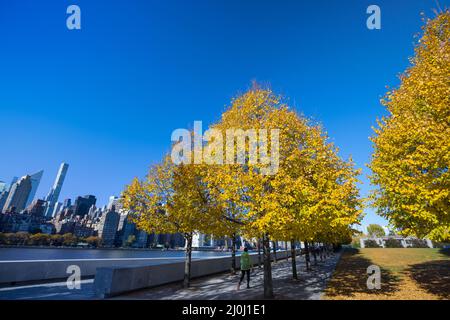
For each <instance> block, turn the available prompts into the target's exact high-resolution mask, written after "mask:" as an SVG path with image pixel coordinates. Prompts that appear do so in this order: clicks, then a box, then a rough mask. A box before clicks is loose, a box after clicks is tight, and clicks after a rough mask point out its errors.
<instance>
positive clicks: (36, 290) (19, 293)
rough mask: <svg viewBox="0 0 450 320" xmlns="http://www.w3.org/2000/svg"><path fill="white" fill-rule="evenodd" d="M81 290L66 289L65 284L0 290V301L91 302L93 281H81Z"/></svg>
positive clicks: (36, 285) (93, 296)
mask: <svg viewBox="0 0 450 320" xmlns="http://www.w3.org/2000/svg"><path fill="white" fill-rule="evenodd" d="M80 287H81V289H72V290H71V289H68V288H67V284H66V283H65V282H57V283H45V284H35V285H24V286H15V287H6V288H0V300H92V299H95V295H94V279H88V280H82V281H81V284H80Z"/></svg>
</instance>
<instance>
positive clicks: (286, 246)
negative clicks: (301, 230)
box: [284, 241, 289, 262]
mask: <svg viewBox="0 0 450 320" xmlns="http://www.w3.org/2000/svg"><path fill="white" fill-rule="evenodd" d="M284 251H286V261H288V262H289V255H288V245H287V241H285V242H284Z"/></svg>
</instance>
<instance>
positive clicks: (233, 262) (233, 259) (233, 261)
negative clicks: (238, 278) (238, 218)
mask: <svg viewBox="0 0 450 320" xmlns="http://www.w3.org/2000/svg"><path fill="white" fill-rule="evenodd" d="M231 243H232V248H231V273H232V274H236V234H235V233H233V234H232V238H231Z"/></svg>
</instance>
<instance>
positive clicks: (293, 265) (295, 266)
mask: <svg viewBox="0 0 450 320" xmlns="http://www.w3.org/2000/svg"><path fill="white" fill-rule="evenodd" d="M295 258H296V254H295V241H294V239H292V240H291V259H292V278H293V279H295V280H297V279H298V277H297V262H296V261H295Z"/></svg>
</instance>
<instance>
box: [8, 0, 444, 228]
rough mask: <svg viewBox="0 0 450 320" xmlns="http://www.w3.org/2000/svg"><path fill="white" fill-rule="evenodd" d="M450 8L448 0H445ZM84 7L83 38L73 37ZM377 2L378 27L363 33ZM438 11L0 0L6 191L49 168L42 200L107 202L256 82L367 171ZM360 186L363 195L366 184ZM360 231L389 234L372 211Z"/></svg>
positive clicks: (219, 0)
mask: <svg viewBox="0 0 450 320" xmlns="http://www.w3.org/2000/svg"><path fill="white" fill-rule="evenodd" d="M440 3H441V6H444V5H447V6H449V0H445V1H444V0H440ZM70 4H77V5H79V6H80V8H81V13H82V21H81V25H82V30H73V31H70V30H68V29H67V28H66V17H67V14H66V8H67V7H68V6H69V5H70ZM370 4H377V5H379V6H380V8H381V13H382V29H381V30H373V31H371V30H368V29H367V28H366V19H367V17H368V15H367V14H366V8H367V7H368V5H370ZM435 7H436V5H435V1H434V0H417V1H414V0H387V1H365V0H345V1H344V0H341V1H337V0H334V1H332V0H330V1H313V0H308V1H300V0H298V1H274V0H273V1H267V0H266V1H264V0H239V1H238V0H231V1H230V0H209V1H205V0H201V1H198V0H196V1H181V0H180V1H148V0H145V1H144V0H142V1H132V0H127V1H93V0H71V1H65V0H58V1H32V0H27V1H26V0H21V1H12V0H10V1H1V2H0V41H1V42H0V130H1V132H2V135H1V143H0V150H1V155H0V180H4V181H7V182H9V181H10V179H11V178H12V177H13V176H22V175H24V174H27V173H34V172H36V171H38V170H40V169H44V171H45V172H44V177H43V179H42V182H41V185H40V187H39V190H38V193H37V196H38V197H42V196H45V195H46V194H47V192H48V190H49V188H50V186H51V184H52V182H53V179H54V178H55V175H56V171H57V169H58V166H59V164H60V162H62V161H66V162H68V163H69V164H70V168H69V172H68V174H67V178H66V182H65V184H64V187H63V190H62V193H61V198H60V200H62V199H64V198H67V197H70V198H74V197H75V196H77V195H84V194H94V195H96V196H97V198H98V199H99V201H98V203H99V204H100V205H102V204H105V203H106V201H107V198H108V196H109V195H113V194H114V195H118V194H120V192H121V190H122V188H123V186H124V185H125V184H126V183H128V182H129V181H130V180H131V179H132V178H133V177H134V176H143V175H144V174H145V173H146V170H147V167H148V166H149V165H150V164H152V163H154V162H155V161H157V160H158V159H160V157H161V156H162V155H163V153H164V152H166V151H168V150H169V146H170V135H171V133H172V131H173V130H174V129H176V128H186V127H192V123H193V121H194V120H202V121H203V122H204V124H205V125H207V124H210V123H211V122H213V121H215V120H218V119H219V117H220V114H221V112H222V111H223V110H224V107H225V105H227V104H228V102H229V101H230V99H231V98H232V97H233V96H234V95H236V93H238V92H240V91H243V90H245V89H247V88H248V86H249V84H250V81H251V80H252V79H256V80H258V81H261V82H264V83H266V82H268V83H270V84H271V86H272V88H273V89H274V90H275V91H277V92H279V93H281V94H284V95H286V96H287V97H289V98H290V101H291V103H292V104H293V105H295V107H296V108H297V109H298V110H300V111H301V112H303V113H304V114H305V115H307V116H310V117H312V118H314V119H316V120H318V121H320V122H322V123H323V124H324V126H325V128H326V129H327V130H328V133H329V135H330V136H331V137H332V140H333V141H334V142H335V143H336V145H337V146H339V147H340V149H341V154H342V156H344V157H347V156H348V155H350V154H351V155H353V157H354V159H355V161H356V163H357V165H358V167H360V168H363V169H364V175H366V174H367V173H368V170H367V168H366V167H365V164H366V163H367V162H368V161H369V157H370V153H371V144H370V142H369V140H368V137H369V136H370V135H371V134H372V130H371V126H373V125H374V124H375V120H376V118H377V117H380V116H382V115H383V114H384V109H383V108H382V107H381V105H380V103H379V99H380V97H381V96H382V95H383V94H384V92H385V91H386V90H385V86H386V85H390V86H395V85H397V84H398V79H397V76H398V74H399V73H400V72H402V71H403V70H404V69H405V68H406V67H407V65H408V57H410V56H411V55H412V54H413V43H414V39H413V35H414V34H416V33H418V32H419V31H420V26H421V24H422V22H421V16H420V12H422V11H423V12H425V13H426V14H427V15H428V16H433V13H432V11H431V9H432V8H435ZM364 175H363V176H362V180H363V181H364V185H363V186H362V187H361V188H362V193H363V195H366V194H367V191H368V189H369V185H368V182H367V179H366V178H365V177H364ZM367 213H368V214H367V217H366V218H365V220H364V224H367V223H372V222H375V223H382V224H385V222H384V220H382V219H381V218H379V217H377V216H376V215H375V214H373V213H372V212H371V211H370V210H368V211H367Z"/></svg>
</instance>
